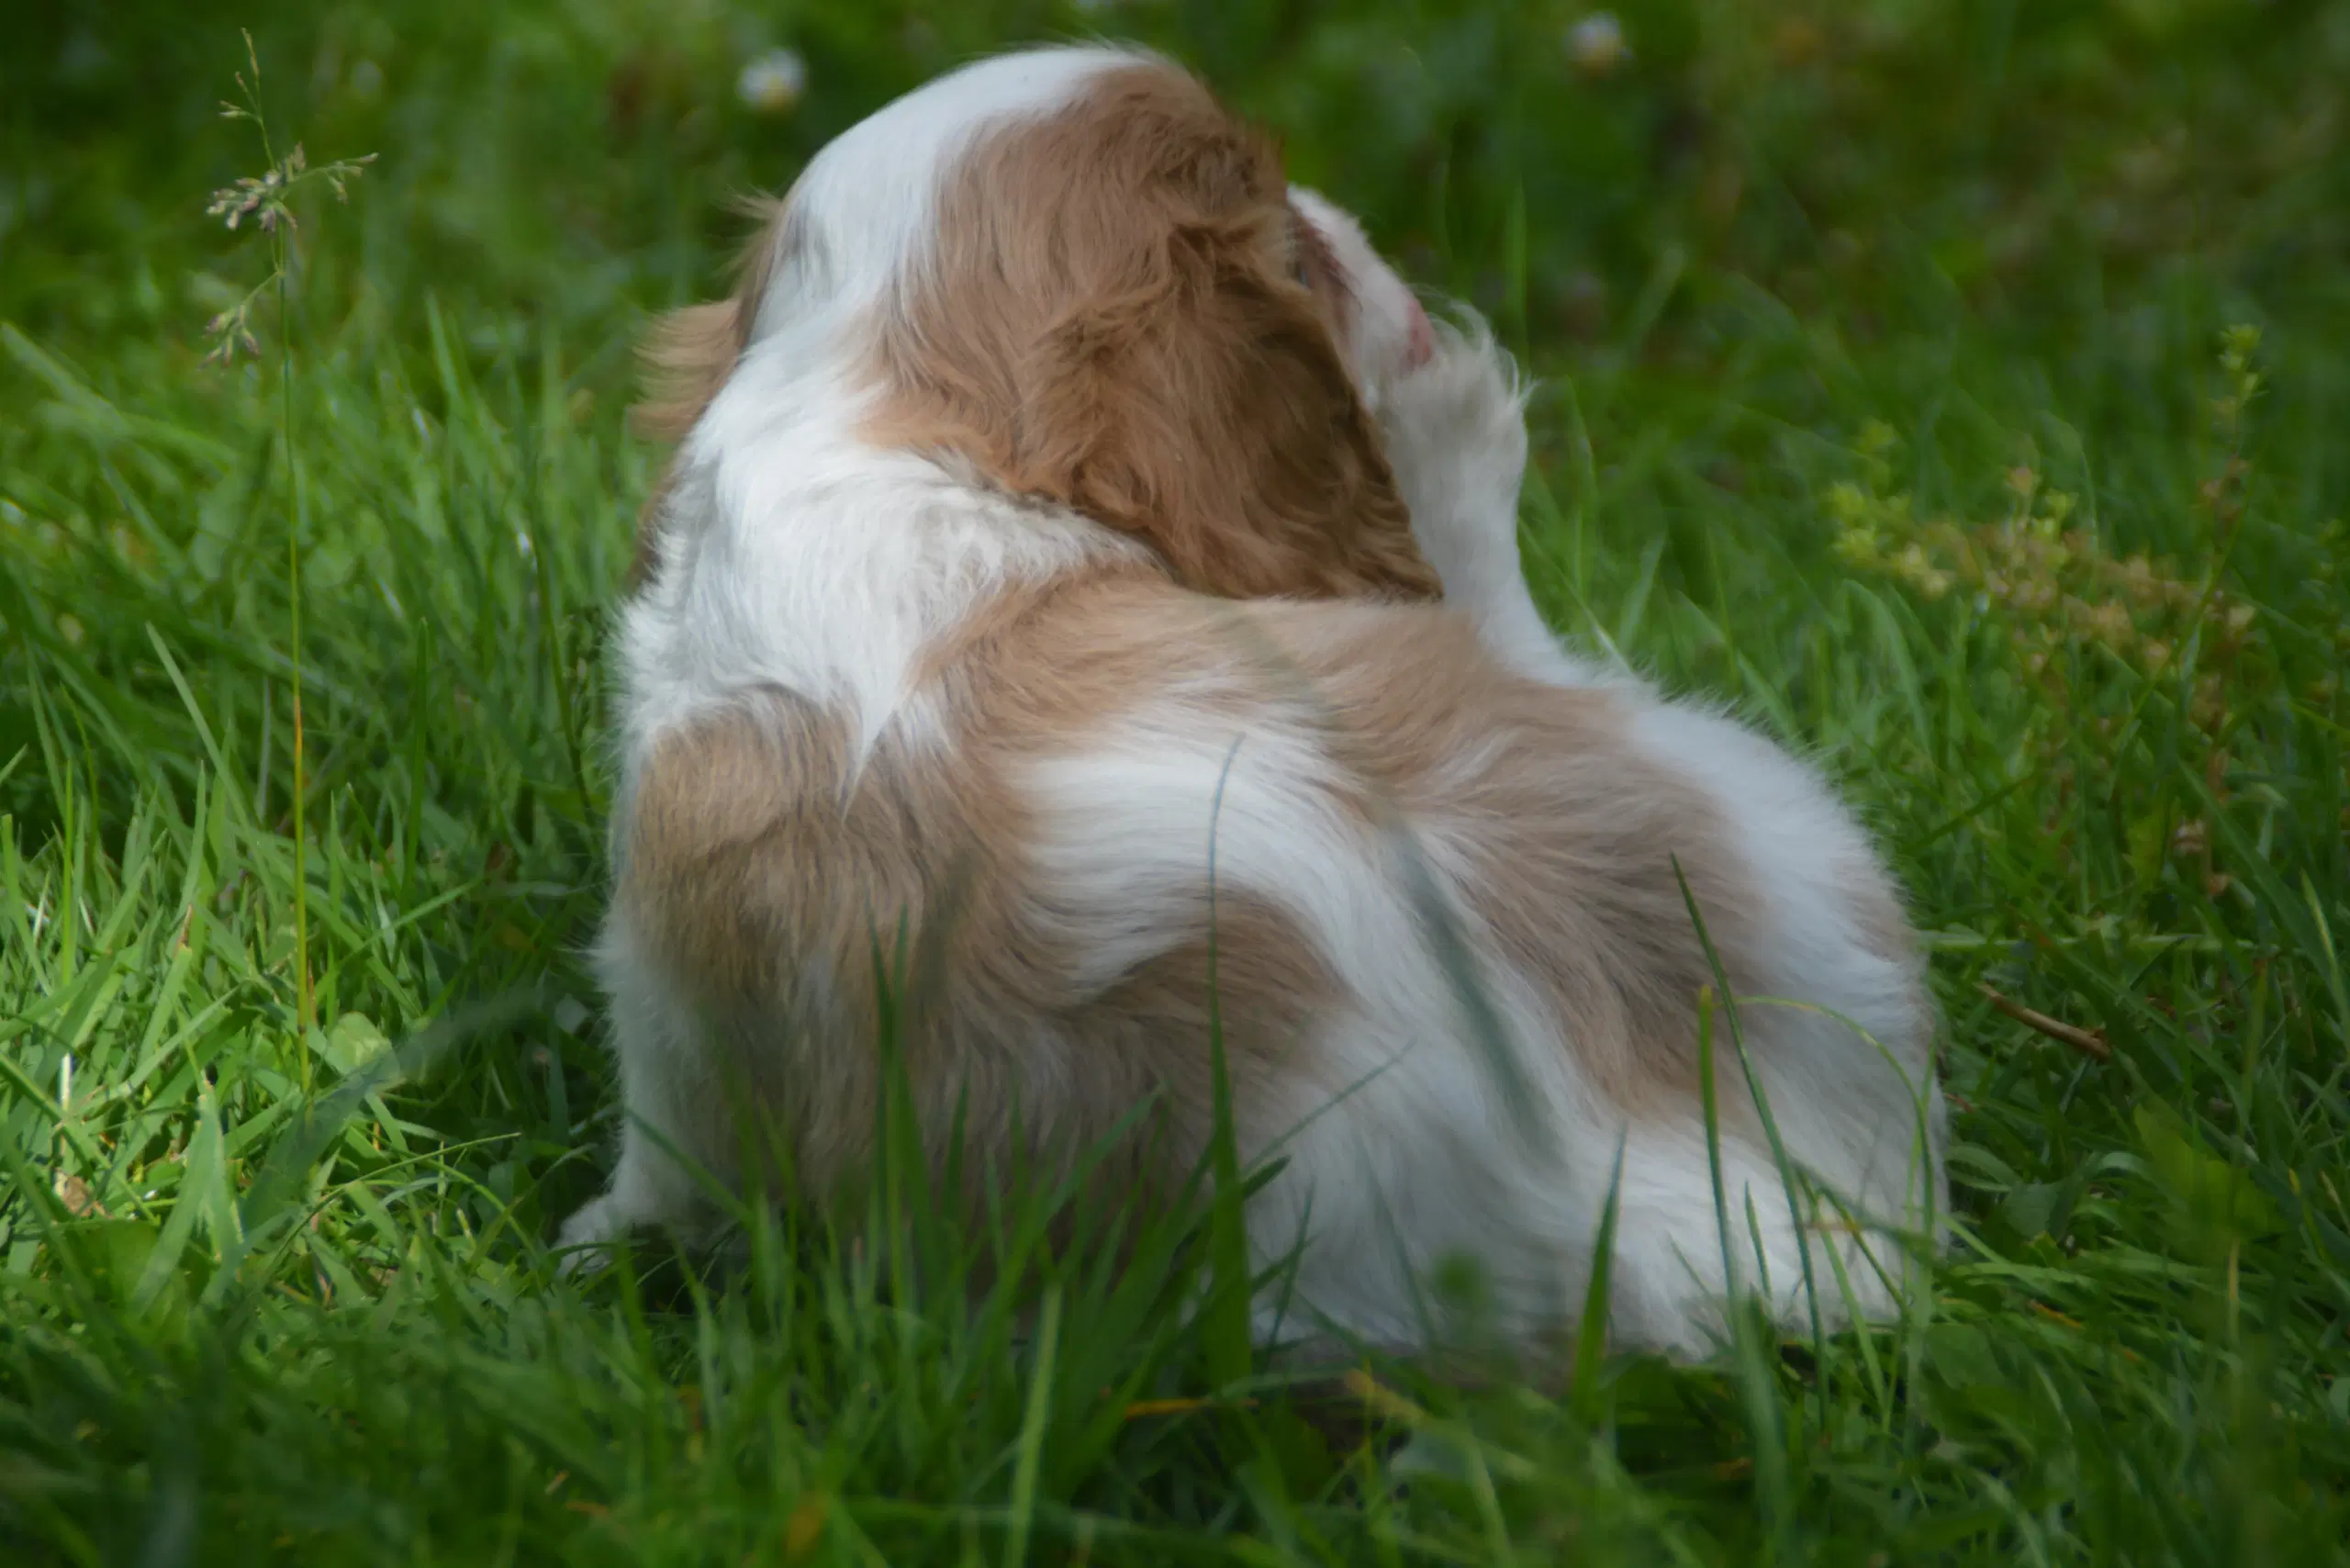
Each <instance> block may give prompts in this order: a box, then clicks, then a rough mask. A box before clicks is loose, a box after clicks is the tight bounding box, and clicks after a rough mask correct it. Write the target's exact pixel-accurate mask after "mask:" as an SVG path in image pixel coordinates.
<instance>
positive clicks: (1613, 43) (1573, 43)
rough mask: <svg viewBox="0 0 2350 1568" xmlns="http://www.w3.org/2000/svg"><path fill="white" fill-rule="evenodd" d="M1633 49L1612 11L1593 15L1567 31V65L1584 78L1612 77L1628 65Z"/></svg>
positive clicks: (1598, 12)
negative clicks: (1571, 66) (1570, 65)
mask: <svg viewBox="0 0 2350 1568" xmlns="http://www.w3.org/2000/svg"><path fill="white" fill-rule="evenodd" d="M1631 59H1632V46H1631V44H1630V43H1629V42H1628V41H1627V40H1626V39H1625V37H1624V24H1623V22H1622V21H1620V20H1619V19H1617V15H1616V13H1615V12H1613V11H1594V12H1593V13H1592V14H1591V15H1590V16H1588V17H1584V18H1583V20H1581V21H1579V22H1577V23H1576V24H1575V25H1574V26H1573V27H1572V28H1568V29H1567V60H1568V62H1569V63H1570V64H1572V65H1573V67H1574V68H1575V69H1576V70H1577V71H1580V72H1581V73H1583V74H1584V75H1585V76H1594V77H1597V76H1611V75H1614V74H1615V73H1617V71H1619V70H1621V69H1623V67H1624V66H1626V65H1627V64H1628V63H1630V62H1631Z"/></svg>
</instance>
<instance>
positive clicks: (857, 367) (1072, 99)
mask: <svg viewBox="0 0 2350 1568" xmlns="http://www.w3.org/2000/svg"><path fill="white" fill-rule="evenodd" d="M1427 342H1428V339H1427V319H1426V318H1425V316H1423V315H1422V314H1421V312H1420V308H1419V306H1418V304H1417V303H1416V301H1415V300H1414V299H1413V298H1412V296H1411V294H1410V291H1409V290H1408V289H1406V288H1405V287H1404V285H1403V284H1402V283H1401V282H1400V280H1398V279H1397V278H1396V277H1395V275H1394V274H1393V273H1392V272H1390V271H1389V270H1388V269H1387V268H1386V267H1385V266H1384V265H1383V264H1382V263H1380V262H1379V260H1378V258H1377V257H1376V256H1375V255H1374V254H1373V253H1372V252H1371V250H1370V247H1369V246H1368V245H1367V244H1366V243H1364V241H1363V240H1362V236H1361V233H1360V230H1359V229H1357V228H1356V226H1355V225H1354V223H1353V221H1352V220H1351V219H1350V218H1347V216H1346V215H1345V214H1344V213H1342V212H1340V211H1338V209H1337V208H1336V207H1332V206H1331V205H1330V204H1328V203H1327V202H1326V201H1324V200H1322V199H1321V198H1320V197H1318V196H1315V195H1314V194H1313V193H1311V192H1306V191H1294V190H1292V188H1291V187H1290V186H1289V185H1288V184H1287V182H1286V181H1285V179H1284V178H1283V175H1282V172H1281V161H1280V158H1279V156H1278V154H1277V152H1276V151H1275V150H1274V148H1273V147H1272V146H1271V144H1270V142H1269V141H1268V140H1266V139H1265V138H1264V137H1262V136H1260V135H1259V134H1258V133H1256V132H1254V131H1253V130H1251V129H1248V127H1247V126H1245V125H1243V124H1242V123H1240V122H1239V121H1238V120H1237V119H1235V118H1233V117H1232V116H1230V115H1229V114H1227V113H1226V112H1225V110H1224V109H1223V108H1222V107H1221V106H1219V105H1218V104H1217V103H1216V102H1215V100H1214V97H1213V96H1212V95H1210V94H1209V93H1208V92H1207V90H1206V89H1205V88H1204V87H1203V86H1202V85H1201V84H1199V83H1198V82H1196V81H1195V80H1193V79H1192V77H1191V76H1189V75H1187V74H1186V73H1183V72H1182V71H1181V70H1179V69H1178V68H1176V67H1174V66H1172V65H1170V64H1169V63H1168V62H1164V61H1162V60H1159V59H1157V58H1155V57H1152V56H1148V55H1144V54H1138V53H1135V52H1130V51H1125V50H1112V49H1099V48H1089V49H1065V50H1036V51H1032V52H1028V53H1023V54H1016V55H1008V56H1003V57H999V58H997V59H993V60H989V61H986V62H980V63H979V64H977V65H973V66H969V67H967V68H966V69H964V70H962V71H959V72H957V73H954V74H952V75H949V76H946V77H943V78H941V79H939V80H938V81H935V82H933V83H931V84H929V85H927V86H925V87H923V88H922V89H920V90H918V91H916V92H914V93H912V94H910V95H907V96H905V97H903V98H901V99H899V100H898V101H897V102H895V103H893V104H891V105H890V106H887V107H886V108H884V109H882V110H880V111H879V112H878V113H877V114H875V115H873V116H872V117H871V118H867V119H866V120H864V121H863V122H861V123H859V124H858V125H857V126H856V127H855V128H853V129H850V130H849V131H847V132H846V133H845V134H844V135H842V136H841V137H839V138H838V139H837V140H834V141H833V142H832V143H831V144H830V145H828V146H827V147H825V148H824V150H823V151H822V152H821V153H819V154H818V156H817V157H816V158H815V160H814V161H813V162H811V164H810V165H809V167H808V169H807V170H806V172H805V173H804V174H802V176H801V177H800V181H799V183H798V184H797V185H795V186H794V187H793V189H792V190H791V192H790V194H789V196H787V197H785V198H784V200H783V201H781V202H780V203H778V204H776V206H775V207H774V208H773V210H772V212H771V213H770V215H769V216H768V218H767V223H766V226H765V229H764V231H763V233H762V235H761V238H760V240H759V241H758V242H757V244H756V245H755V248H754V250H753V252H752V253H751V255H750V257H749V258H748V261H747V263H746V266H745V270H744V277H743V281H742V285H741V287H740V288H739V290H738V291H737V293H736V294H735V295H734V297H733V298H731V299H727V300H723V301H721V302H718V303H715V304H711V305H702V306H695V307H691V308H688V309H686V310H682V311H679V312H677V313H675V314H673V315H672V316H670V317H669V318H667V319H666V320H665V321H664V323H663V324H662V327H661V329H660V330H659V332H658V333H657V335H656V339H655V346H654V349H653V358H654V361H655V364H656V366H657V367H658V368H659V369H660V370H661V371H662V372H663V374H664V375H666V379H667V383H668V384H667V386H666V388H665V392H664V395H663V396H662V397H661V398H658V399H656V400H655V402H654V403H652V404H650V405H648V406H647V408H646V409H644V410H643V411H642V418H641V423H642V426H643V428H644V429H646V430H647V431H650V432H651V433H655V434H657V435H665V436H667V437H669V438H672V439H678V438H682V437H684V436H686V435H687V434H688V431H691V429H692V427H693V426H694V424H695V422H696V421H697V420H699V418H700V416H701V414H702V411H703V410H704V409H705V408H706V407H707V406H708V404H709V403H710V401H711V398H713V397H714V396H715V395H716V394H717V392H718V391H719V390H720V388H721V387H722V386H724V385H725V383H726V381H727V380H728V378H729V377H730V375H732V374H733V371H734V370H735V368H736V366H737V364H739V363H741V362H743V361H745V360H747V359H748V358H750V357H751V356H755V355H761V354H768V353H774V354H788V355H792V356H798V357H813V358H814V359H817V360H821V361H822V362H823V363H824V364H825V366H826V367H828V371H829V375H828V380H829V384H830V385H832V386H834V387H835V388H836V389H837V390H838V392H839V393H840V394H841V395H842V396H843V397H844V398H848V399H850V400H852V401H853V402H854V404H855V406H856V409H857V410H858V412H857V417H856V420H855V422H854V426H853V431H852V434H853V439H855V440H856V441H858V442H863V443H866V444H867V445H869V446H870V447H873V448H876V449H879V450H884V451H909V452H916V453H920V454H923V455H925V456H928V457H931V458H934V459H937V460H940V461H943V462H946V463H947V464H949V465H954V466H956V467H957V468H958V469H959V470H961V471H964V472H968V474H970V475H971V476H974V477H976V478H978V479H979V480H982V481H983V482H985V483H988V484H990V485H991V486H994V487H998V488H1000V489H1002V490H1005V491H1008V492H1011V493H1013V494H1017V495H1022V496H1030V497H1035V498H1038V499H1040V500H1044V501H1048V502H1052V503H1056V504H1058V505H1061V506H1065V507H1068V508H1069V509H1071V510H1076V511H1078V512H1080V513H1081V514H1083V515H1085V516H1087V517H1090V518H1091V519H1093V520H1094V521H1097V522H1100V523H1102V524H1105V525H1107V526H1108V527H1110V528H1113V529H1115V530H1117V531H1119V532H1122V533H1125V534H1126V535H1128V536H1131V537H1133V538H1135V539H1137V540H1139V541H1142V542H1144V543H1147V544H1148V545H1149V546H1150V547H1151V548H1152V549H1153V550H1155V551H1156V552H1157V554H1158V556H1159V557H1160V558H1161V559H1162V560H1163V561H1164V562H1165V563H1166V565H1167V566H1168V567H1169V569H1170V570H1171V571H1172V572H1173V574H1174V575H1175V577H1177V578H1178V579H1179V580H1180V581H1181V582H1183V583H1184V584H1186V585H1187V586H1190V587H1192V588H1198V589H1201V590H1203V591H1206V592H1211V593H1216V594H1222V595H1230V596H1246V597H1258V596H1266V595H1281V594H1289V595H1304V596H1326V595H1336V594H1346V595H1353V594H1363V593H1373V594H1386V595H1394V596H1405V597H1420V598H1429V597H1434V596H1435V595H1436V594H1437V592H1438V584H1437V578H1436V576H1435V574H1434V572H1433V571H1432V570H1431V569H1430V568H1429V566H1428V565H1427V561H1426V560H1425V559H1424V558H1423V557H1422V556H1421V554H1420V553H1419V550H1418V548H1417V546H1416V544H1415V543H1414V542H1413V538H1412V532H1411V525H1410V519H1409V517H1408V514H1407V512H1406V510H1405V508H1404V502H1403V500H1402V499H1401V498H1400V497H1399V496H1398V494H1397V492H1396V488H1395V485H1394V480H1393V476H1392V475H1391V473H1390V472H1389V469H1388V465H1387V462H1386V459H1385V457H1384V456H1383V455H1382V451H1381V445H1380V437H1379V431H1378V428H1377V426H1376V424H1375V422H1374V421H1373V420H1372V418H1371V413H1370V411H1369V401H1370V400H1372V399H1375V398H1376V396H1377V393H1378V389H1379V387H1380V386H1381V385H1382V382H1383V381H1384V380H1387V379H1390V378H1393V377H1394V376H1396V375H1401V374H1403V373H1404V371H1405V370H1407V369H1408V368H1409V367H1410V366H1411V364H1413V363H1414V361H1415V359H1416V357H1423V356H1425V354H1426V353H1427Z"/></svg>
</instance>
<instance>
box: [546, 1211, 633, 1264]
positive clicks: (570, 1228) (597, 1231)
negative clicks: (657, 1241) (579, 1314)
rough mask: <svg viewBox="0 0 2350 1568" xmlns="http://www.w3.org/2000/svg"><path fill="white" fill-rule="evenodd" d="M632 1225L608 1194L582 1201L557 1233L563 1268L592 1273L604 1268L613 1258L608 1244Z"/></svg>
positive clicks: (627, 1216) (622, 1234)
mask: <svg viewBox="0 0 2350 1568" xmlns="http://www.w3.org/2000/svg"><path fill="white" fill-rule="evenodd" d="M633 1228H635V1221H634V1220H633V1219H632V1216H630V1215H628V1214H626V1213H625V1212H623V1210H622V1209H621V1205H620V1204H619V1202H618V1200H617V1199H616V1197H615V1195H614V1194H612V1193H605V1194H604V1195H603V1196H602V1197H600V1198H598V1199H596V1200H595V1201H594V1202H592V1203H589V1204H583V1205H582V1206H581V1207H580V1208H579V1209H578V1211H577V1212H576V1213H575V1214H573V1215H572V1216H571V1217H570V1218H569V1219H567V1220H565V1221H564V1222H563V1229H562V1230H561V1231H559V1232H557V1233H556V1237H555V1249H556V1250H557V1251H558V1252H561V1253H562V1254H563V1262H562V1268H563V1271H564V1272H565V1273H566V1274H581V1273H593V1272H595V1271H597V1270H599V1269H601V1268H603V1267H604V1266H606V1265H607V1264H609V1263H610V1261H611V1260H612V1255H611V1251H610V1244H611V1243H612V1242H615V1241H618V1240H619V1239H620V1238H621V1237H623V1236H626V1235H627V1234H628V1233H629V1232H630V1231H631V1230H632V1229H633Z"/></svg>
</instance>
